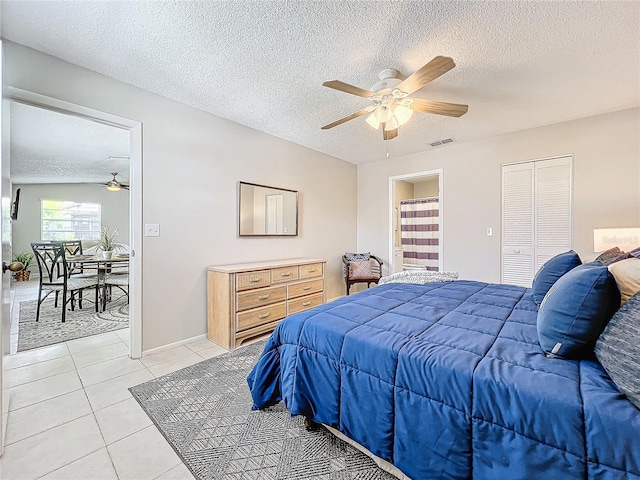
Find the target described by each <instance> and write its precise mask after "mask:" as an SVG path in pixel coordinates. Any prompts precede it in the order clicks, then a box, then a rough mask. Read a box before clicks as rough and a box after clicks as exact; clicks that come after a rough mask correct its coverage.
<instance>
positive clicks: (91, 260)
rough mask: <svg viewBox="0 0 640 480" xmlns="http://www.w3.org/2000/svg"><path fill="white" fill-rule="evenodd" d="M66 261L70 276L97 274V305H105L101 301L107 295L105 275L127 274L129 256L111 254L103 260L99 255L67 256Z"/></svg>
mask: <svg viewBox="0 0 640 480" xmlns="http://www.w3.org/2000/svg"><path fill="white" fill-rule="evenodd" d="M66 260H67V265H68V267H69V275H70V276H71V275H73V274H74V273H78V272H82V273H87V271H93V270H95V271H96V272H97V274H98V297H99V303H98V305H105V304H106V302H105V301H104V300H103V299H104V298H105V297H106V296H107V295H108V292H107V288H106V287H107V285H106V283H105V278H106V276H107V274H110V273H128V272H129V254H113V255H112V256H111V257H110V258H104V257H103V256H102V255H101V254H96V255H67V257H66ZM98 310H99V308H98Z"/></svg>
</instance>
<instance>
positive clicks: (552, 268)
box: [531, 250, 582, 305]
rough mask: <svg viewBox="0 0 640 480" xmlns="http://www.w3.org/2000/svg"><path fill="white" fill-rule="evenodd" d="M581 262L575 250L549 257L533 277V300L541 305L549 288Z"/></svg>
mask: <svg viewBox="0 0 640 480" xmlns="http://www.w3.org/2000/svg"><path fill="white" fill-rule="evenodd" d="M581 263H582V261H581V260H580V257H579V256H578V254H577V253H576V252H574V251H573V250H569V251H568V252H565V253H560V254H558V255H556V256H555V257H553V258H551V259H549V260H548V261H547V262H546V263H545V264H544V265H542V267H540V270H538V273H536V276H535V278H534V279H533V285H531V290H532V292H531V295H532V296H533V301H534V302H536V303H537V304H538V305H540V304H541V303H542V299H543V298H544V296H545V295H546V294H547V292H548V291H549V289H550V288H551V287H553V284H554V283H556V282H557V281H558V279H559V278H560V277H562V276H563V275H564V274H565V273H567V272H569V271H571V270H573V269H574V268H576V267H577V266H578V265H580V264H581Z"/></svg>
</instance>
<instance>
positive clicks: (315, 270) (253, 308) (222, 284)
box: [207, 258, 326, 349]
mask: <svg viewBox="0 0 640 480" xmlns="http://www.w3.org/2000/svg"><path fill="white" fill-rule="evenodd" d="M325 263H326V260H321V259H314V258H295V259H290V260H276V261H272V262H256V263H240V264H236V265H220V266H216V267H209V268H208V269H207V332H208V334H207V336H208V338H209V340H211V341H212V342H215V343H217V344H218V345H222V346H223V347H225V348H228V349H232V348H235V347H238V346H240V345H241V344H242V342H244V341H245V340H249V339H251V338H254V337H257V336H259V335H263V334H265V333H267V332H270V331H272V330H273V329H274V328H275V327H276V325H277V324H278V322H279V321H280V320H282V319H283V318H284V317H286V316H287V315H292V314H294V313H297V312H302V311H303V310H307V309H309V308H312V307H315V306H317V305H320V304H322V303H324V301H325V295H324V264H325Z"/></svg>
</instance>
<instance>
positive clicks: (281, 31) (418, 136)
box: [2, 0, 640, 163]
mask: <svg viewBox="0 0 640 480" xmlns="http://www.w3.org/2000/svg"><path fill="white" fill-rule="evenodd" d="M639 31H640V2H635V1H628V2H624V1H623V2H609V1H603V2H573V1H565V2H559V1H557V2H548V1H543V2H534V1H526V2H525V1H519V2H515V1H514V2H511V1H509V2H506V1H505V2H489V1H486V2H485V1H482V2H463V1H459V2H454V1H447V2H427V1H404V2H398V1H394V2H383V1H381V2H373V1H371V2H369V1H360V2H354V1H340V2H338V1H287V2H281V1H275V2H273V1H254V2H249V1H199V2H194V1H192V2H177V1H176V2H163V1H155V2H147V1H144V2H135V1H128V2H111V1H101V0H97V1H91V2H81V1H70V2H60V1H57V2H39V1H32V2H25V1H6V0H5V1H3V2H2V32H3V36H4V37H5V38H7V39H9V40H12V41H15V42H17V43H21V44H24V45H27V46H29V47H32V48H35V49H37V50H41V51H43V52H46V53H49V54H51V55H54V56H56V57H59V58H62V59H64V60H66V61H68V62H71V63H74V64H78V65H81V66H84V67H86V68H89V69H91V70H94V71H96V72H100V73H102V74H105V75H108V76H110V77H113V78H115V79H118V80H121V81H123V82H126V83H129V84H132V85H136V86H138V87H141V88H143V89H145V90H148V91H151V92H155V93H158V94H160V95H163V96H166V97H169V98H172V99H175V100H177V101H180V102H183V103H186V104H188V105H192V106H194V107H197V108H200V109H203V110H206V111H209V112H211V113H213V114H215V115H218V116H220V117H223V118H227V119H229V120H232V121H234V122H238V123H240V124H243V125H247V126H249V127H252V128H255V129H257V130H260V131H263V132H266V133H269V134H272V135H275V136H277V137H281V138H284V139H287V140H290V141H292V142H295V143H298V144H301V145H304V146H307V147H309V148H312V149H315V150H318V151H321V152H324V153H327V154H329V155H333V156H335V157H338V158H341V159H344V160H347V161H350V162H353V163H361V162H366V161H372V160H379V159H383V158H384V157H385V155H386V152H387V148H388V151H389V154H390V156H391V157H394V156H398V155H403V154H409V153H413V152H418V151H423V150H428V149H430V148H431V147H430V146H429V143H431V142H433V141H435V140H438V139H442V138H447V137H453V138H454V139H455V140H456V141H458V142H464V141H470V140H475V139H479V138H483V137H489V136H495V135H500V134H504V133H508V132H513V131H518V130H523V129H527V128H534V127H539V126H544V125H549V124H554V123H558V122H563V121H567V120H572V119H576V118H582V117H587V116H592V115H597V114H601V113H606V112H611V111H616V110H621V109H626V108H631V107H635V106H638V105H639V104H640V99H639V97H640V78H639V76H640V58H639V57H640V56H639V54H638V52H639V51H640V36H639V34H638V32H639ZM436 55H445V56H450V57H452V58H453V59H454V61H455V62H456V64H457V66H456V68H454V69H453V70H451V71H450V72H448V73H446V74H445V75H443V76H442V77H440V78H438V79H436V80H435V81H433V82H432V83H430V84H429V85H427V86H426V87H425V88H423V89H422V90H420V91H419V92H418V94H416V96H419V97H422V98H427V99H430V100H440V101H448V102H454V103H463V104H468V105H469V112H468V113H467V114H466V115H465V116H463V117H461V118H449V117H440V116H437V115H429V114H416V115H414V117H413V118H412V119H411V120H410V122H409V123H408V124H407V125H406V126H403V127H401V129H400V135H399V136H398V137H397V138H396V139H394V140H391V141H387V142H384V141H383V140H382V135H381V133H380V132H376V131H374V130H372V129H371V128H370V127H368V126H367V125H366V124H365V122H364V119H363V118H360V119H356V120H352V121H350V122H348V123H346V124H344V125H341V126H338V127H335V128H333V129H331V130H328V131H322V130H320V127H321V126H322V125H325V124H327V123H330V122H332V121H334V120H337V119H339V118H341V117H344V116H346V115H348V114H350V113H353V112H356V111H358V110H360V109H361V108H363V107H364V106H367V105H368V103H367V102H368V101H367V100H366V99H363V98H359V97H355V96H352V95H348V94H346V93H342V92H337V91H334V90H330V89H328V88H324V87H322V82H323V81H326V80H333V79H338V80H342V81H344V82H347V83H350V84H353V85H356V86H360V87H364V88H370V87H371V85H372V84H373V83H374V82H375V81H376V79H377V73H378V72H379V71H380V70H382V69H384V68H388V67H392V68H395V69H397V70H399V71H400V72H401V73H402V74H404V75H409V74H411V73H413V72H414V71H415V70H417V69H418V68H420V67H421V66H422V65H424V64H425V63H427V62H428V61H429V60H431V59H432V58H433V57H435V56H436ZM438 148H446V147H438Z"/></svg>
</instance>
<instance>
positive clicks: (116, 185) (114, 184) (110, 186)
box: [98, 172, 129, 192]
mask: <svg viewBox="0 0 640 480" xmlns="http://www.w3.org/2000/svg"><path fill="white" fill-rule="evenodd" d="M111 175H113V178H112V179H111V180H109V181H108V182H106V183H99V184H98V185H104V186H105V187H107V190H109V191H111V192H119V191H120V190H129V185H126V184H124V183H120V182H119V181H118V180H116V176H117V175H118V172H112V173H111Z"/></svg>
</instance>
